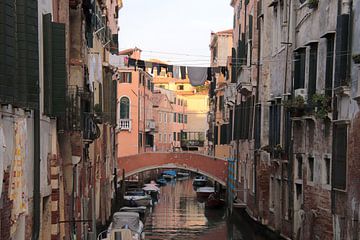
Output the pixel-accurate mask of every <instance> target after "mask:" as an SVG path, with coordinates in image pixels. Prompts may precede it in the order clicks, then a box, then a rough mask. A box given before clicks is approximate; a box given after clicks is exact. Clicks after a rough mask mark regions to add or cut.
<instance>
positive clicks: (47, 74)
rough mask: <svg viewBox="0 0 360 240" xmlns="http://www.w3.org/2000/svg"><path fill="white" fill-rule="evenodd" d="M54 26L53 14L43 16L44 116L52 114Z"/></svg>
mask: <svg viewBox="0 0 360 240" xmlns="http://www.w3.org/2000/svg"><path fill="white" fill-rule="evenodd" d="M51 29H52V24H51V14H46V15H44V16H43V44H44V45H43V47H44V48H43V52H44V87H43V88H44V114H46V115H48V116H51V114H52V37H51V36H52V31H51Z"/></svg>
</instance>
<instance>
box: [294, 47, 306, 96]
mask: <svg viewBox="0 0 360 240" xmlns="http://www.w3.org/2000/svg"><path fill="white" fill-rule="evenodd" d="M305 60H306V51H305V48H301V49H299V50H297V51H296V52H294V68H295V69H294V89H299V88H304V87H305Z"/></svg>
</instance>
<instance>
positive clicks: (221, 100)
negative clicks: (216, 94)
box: [219, 96, 224, 111]
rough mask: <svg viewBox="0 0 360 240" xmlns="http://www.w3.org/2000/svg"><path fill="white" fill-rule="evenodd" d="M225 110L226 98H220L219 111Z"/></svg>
mask: <svg viewBox="0 0 360 240" xmlns="http://www.w3.org/2000/svg"><path fill="white" fill-rule="evenodd" d="M223 109H224V96H220V98H219V111H222V110H223Z"/></svg>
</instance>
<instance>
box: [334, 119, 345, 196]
mask: <svg viewBox="0 0 360 240" xmlns="http://www.w3.org/2000/svg"><path fill="white" fill-rule="evenodd" d="M333 138H334V144H333V157H332V159H333V162H332V164H333V166H332V169H333V179H332V181H331V182H332V185H333V187H334V188H337V189H343V190H344V189H346V162H347V159H346V158H347V125H345V124H339V125H335V126H334V135H333Z"/></svg>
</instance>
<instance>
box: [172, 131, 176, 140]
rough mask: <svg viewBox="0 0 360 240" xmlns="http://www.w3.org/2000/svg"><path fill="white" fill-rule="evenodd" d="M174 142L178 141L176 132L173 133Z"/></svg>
mask: <svg viewBox="0 0 360 240" xmlns="http://www.w3.org/2000/svg"><path fill="white" fill-rule="evenodd" d="M173 140H174V141H176V132H173Z"/></svg>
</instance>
